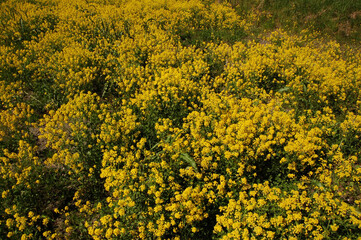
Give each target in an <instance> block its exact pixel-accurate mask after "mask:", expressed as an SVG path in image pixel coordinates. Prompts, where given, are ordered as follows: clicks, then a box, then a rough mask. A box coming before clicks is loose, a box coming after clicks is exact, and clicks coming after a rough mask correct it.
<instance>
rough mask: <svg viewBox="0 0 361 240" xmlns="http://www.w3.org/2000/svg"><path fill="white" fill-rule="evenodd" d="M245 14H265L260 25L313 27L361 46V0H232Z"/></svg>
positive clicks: (345, 41)
mask: <svg viewBox="0 0 361 240" xmlns="http://www.w3.org/2000/svg"><path fill="white" fill-rule="evenodd" d="M228 2H230V3H231V4H232V6H233V7H235V8H236V9H237V10H238V11H239V12H240V13H241V14H245V13H248V12H249V11H257V12H259V13H260V14H261V20H260V23H259V27H260V29H263V30H274V29H276V28H280V27H281V28H284V29H287V30H290V31H296V32H299V31H301V30H303V29H311V30H315V31H318V32H320V33H321V35H323V36H324V37H326V38H328V39H333V40H337V41H338V42H339V43H341V44H349V45H352V46H355V47H357V46H358V45H359V42H360V40H361V1H359V0H254V1H250V0H228Z"/></svg>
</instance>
